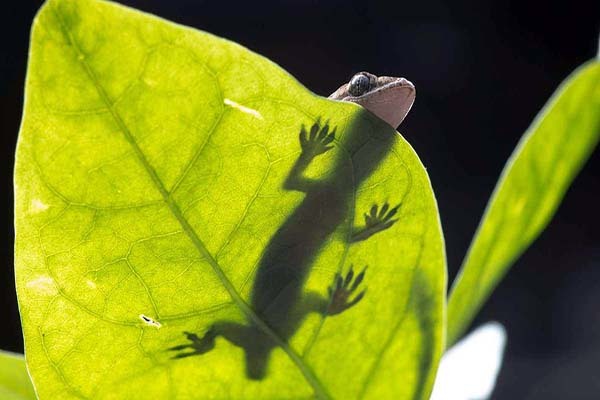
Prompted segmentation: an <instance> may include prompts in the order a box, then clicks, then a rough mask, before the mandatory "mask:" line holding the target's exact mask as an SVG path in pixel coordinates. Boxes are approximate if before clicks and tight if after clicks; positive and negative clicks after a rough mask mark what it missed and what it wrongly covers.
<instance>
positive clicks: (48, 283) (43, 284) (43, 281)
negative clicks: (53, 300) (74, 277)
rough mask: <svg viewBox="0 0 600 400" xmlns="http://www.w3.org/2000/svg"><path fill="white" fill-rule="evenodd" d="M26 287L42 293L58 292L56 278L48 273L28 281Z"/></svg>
mask: <svg viewBox="0 0 600 400" xmlns="http://www.w3.org/2000/svg"><path fill="white" fill-rule="evenodd" d="M26 287H27V289H30V290H32V291H35V292H36V293H38V294H42V295H52V294H56V293H57V292H58V290H57V289H56V285H55V284H54V279H52V278H51V277H49V276H47V275H42V276H40V277H38V278H36V279H33V280H30V281H29V282H27V284H26Z"/></svg>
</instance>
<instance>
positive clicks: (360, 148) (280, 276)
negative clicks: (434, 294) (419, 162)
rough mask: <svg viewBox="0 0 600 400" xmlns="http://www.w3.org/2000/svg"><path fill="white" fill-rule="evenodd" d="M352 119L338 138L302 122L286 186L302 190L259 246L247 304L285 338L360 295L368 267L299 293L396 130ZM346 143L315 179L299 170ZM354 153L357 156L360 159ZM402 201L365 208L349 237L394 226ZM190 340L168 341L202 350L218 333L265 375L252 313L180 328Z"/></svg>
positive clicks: (184, 350) (184, 353)
mask: <svg viewBox="0 0 600 400" xmlns="http://www.w3.org/2000/svg"><path fill="white" fill-rule="evenodd" d="M359 125H360V124H358V123H356V124H351V126H350V128H349V129H348V130H347V131H346V132H345V134H344V137H343V144H340V143H338V142H337V141H336V138H335V135H336V129H330V127H329V124H328V123H324V124H322V123H321V122H320V120H317V121H316V122H315V123H314V124H313V125H312V126H311V127H310V129H309V130H307V129H305V127H304V126H302V128H301V130H300V135H299V136H300V137H299V139H300V145H301V148H302V151H301V153H300V155H299V157H298V158H297V160H296V162H295V163H294V165H293V166H292V168H291V170H290V172H289V174H288V176H287V178H286V180H285V182H284V184H283V188H284V189H286V190H297V191H302V192H304V193H305V197H304V199H303V201H302V202H301V203H300V204H299V205H298V206H297V207H296V209H295V210H294V211H293V212H292V214H291V215H290V216H289V217H288V218H287V219H286V221H285V222H284V223H283V224H282V225H281V226H280V227H279V229H278V230H277V231H276V233H275V234H274V235H273V236H272V238H271V240H270V241H269V243H268V244H267V246H266V248H265V250H264V252H263V253H262V256H261V259H260V262H259V264H258V268H257V272H256V277H255V280H254V286H253V288H252V292H251V298H250V306H251V308H252V310H253V311H254V312H255V313H256V314H257V316H258V317H259V318H261V319H262V320H263V321H264V322H265V323H266V324H267V325H268V326H269V327H270V328H271V329H272V330H273V331H274V332H275V333H276V334H277V335H278V336H279V337H280V338H281V339H282V340H283V341H284V342H287V341H288V340H289V339H290V338H291V337H292V336H293V334H294V333H295V332H296V331H297V330H298V328H299V327H300V325H301V323H302V321H303V320H304V318H305V316H306V315H307V314H308V313H310V312H318V313H321V314H322V315H324V316H330V315H336V314H340V313H341V312H343V311H345V310H347V309H349V308H350V307H353V306H354V305H356V304H357V303H358V302H359V301H360V300H361V299H362V298H363V296H364V295H365V290H361V291H359V293H358V294H356V295H355V293H356V292H357V290H358V289H359V288H360V287H361V283H362V281H363V279H364V277H365V272H366V267H365V268H364V269H363V270H362V271H361V272H359V273H358V274H355V272H354V270H353V268H352V267H350V269H349V271H348V272H347V273H346V274H345V276H342V275H341V274H340V273H338V274H336V276H335V277H334V280H333V283H332V285H331V286H330V287H329V293H328V295H321V294H318V293H314V292H309V293H306V294H304V296H303V287H304V283H305V281H306V278H307V276H308V274H309V272H310V269H311V266H312V265H313V263H314V260H315V257H316V256H317V255H318V253H319V251H320V250H321V249H322V247H323V246H324V244H326V243H327V242H328V241H329V240H331V236H332V234H333V233H334V231H336V229H338V227H340V225H341V224H342V223H343V222H344V221H347V220H348V218H349V212H350V207H351V206H352V201H353V198H354V195H355V189H356V187H358V186H359V185H360V183H361V182H362V181H363V180H364V179H365V178H367V177H368V176H369V175H371V173H372V172H373V171H374V170H375V169H376V167H377V166H378V165H379V163H380V162H381V160H383V159H384V157H385V155H386V154H387V153H388V152H389V150H390V148H391V146H392V143H393V140H394V138H393V135H386V136H380V137H379V136H378V137H377V138H376V139H373V138H372V137H368V136H365V135H363V134H361V133H360V131H361V130H363V129H365V127H361V126H359ZM334 145H340V146H343V148H344V149H345V151H338V152H337V154H338V155H337V158H336V161H335V163H334V167H333V169H332V171H330V173H329V175H328V176H327V177H325V178H322V179H318V180H314V179H309V178H306V177H304V172H305V170H306V169H307V167H308V166H309V164H310V163H311V161H313V160H314V159H315V158H316V157H318V156H320V155H322V154H324V153H326V152H328V151H329V150H331V149H332V148H333V147H334ZM357 159H358V160H357ZM398 208H399V205H398V206H395V207H391V208H390V206H389V205H388V204H387V203H386V204H385V205H383V206H382V207H379V206H377V205H373V207H372V208H371V209H370V210H369V211H368V212H367V213H366V214H365V225H364V226H363V227H361V228H360V229H356V230H354V229H353V230H352V231H351V232H347V235H346V237H347V240H348V241H349V242H359V241H362V240H366V239H368V238H369V237H371V236H372V235H374V234H376V233H378V232H381V231H383V230H385V229H388V228H389V227H391V226H392V225H393V224H394V223H395V222H396V220H395V219H393V218H394V216H395V215H396V213H397V211H398ZM184 334H185V335H186V337H187V339H188V343H186V344H182V345H178V346H174V347H171V348H170V349H169V350H171V351H176V352H178V353H177V354H175V355H174V356H173V358H185V357H190V356H195V355H200V354H204V353H206V352H208V351H211V350H212V349H213V348H214V347H215V344H216V343H215V339H216V338H217V337H219V336H221V337H224V338H225V339H226V340H227V341H229V342H230V343H232V344H233V345H235V346H239V347H241V348H242V349H244V351H245V356H246V375H247V377H248V378H250V379H255V380H258V379H262V378H264V377H265V375H266V371H267V365H268V360H269V357H270V354H271V352H272V350H273V349H274V348H276V347H277V344H276V343H275V342H274V341H273V340H272V339H271V338H270V337H269V336H268V335H267V334H266V333H265V332H264V331H263V330H261V328H259V327H258V326H256V325H255V324H254V323H253V322H252V321H250V320H249V321H248V322H247V323H246V324H240V323H238V322H233V321H218V322H215V323H214V324H212V326H211V327H210V328H209V330H208V331H206V332H205V333H204V335H203V336H202V337H199V336H198V335H197V334H196V333H190V332H184Z"/></svg>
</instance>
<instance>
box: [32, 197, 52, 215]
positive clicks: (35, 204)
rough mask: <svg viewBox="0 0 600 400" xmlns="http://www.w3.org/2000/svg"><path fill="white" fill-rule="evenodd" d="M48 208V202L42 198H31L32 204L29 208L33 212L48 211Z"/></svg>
mask: <svg viewBox="0 0 600 400" xmlns="http://www.w3.org/2000/svg"><path fill="white" fill-rule="evenodd" d="M48 208H50V206H49V205H48V204H45V203H44V202H43V201H41V200H40V199H33V200H31V204H30V205H29V210H30V211H31V213H32V214H37V213H40V212H42V211H46V210H47V209H48Z"/></svg>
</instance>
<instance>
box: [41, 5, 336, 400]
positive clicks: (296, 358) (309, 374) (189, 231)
mask: <svg viewBox="0 0 600 400" xmlns="http://www.w3.org/2000/svg"><path fill="white" fill-rule="evenodd" d="M51 10H52V11H53V13H54V15H55V16H56V19H57V21H58V22H59V24H60V27H61V30H62V33H63V35H64V36H65V37H66V39H67V41H68V43H69V44H70V45H71V47H72V48H73V50H74V51H75V53H76V58H77V60H79V62H80V64H81V65H82V67H83V69H84V70H85V72H86V74H87V76H88V78H89V79H90V81H91V83H92V84H93V85H94V88H95V89H96V91H97V93H98V95H99V96H100V98H101V99H102V101H103V102H104V104H105V106H106V108H107V109H108V110H109V112H110V114H111V116H112V117H113V119H114V121H115V123H116V124H117V127H118V128H119V130H120V131H121V133H122V134H123V136H124V138H125V140H126V141H127V142H128V143H129V144H130V145H131V147H132V148H133V150H134V152H135V155H136V157H137V159H138V161H139V162H140V163H141V164H142V167H143V168H144V170H145V171H146V172H147V173H148V175H149V176H150V178H151V180H152V182H153V183H154V185H155V187H156V189H157V190H158V191H159V192H160V195H161V197H162V198H163V201H164V202H165V203H166V204H167V206H168V207H169V210H170V211H171V213H172V214H173V216H174V217H175V218H176V219H177V221H178V222H179V224H180V225H181V228H182V229H183V231H184V232H185V233H186V235H187V236H188V237H189V239H190V240H191V241H192V243H193V244H194V246H195V247H196V249H197V250H198V251H199V252H200V254H201V255H202V256H204V257H205V258H206V259H207V260H208V262H209V264H210V266H211V268H212V269H213V271H214V272H215V274H216V275H217V276H218V278H219V280H220V281H221V283H222V284H223V286H224V287H225V289H226V290H227V292H228V293H229V295H230V296H231V298H232V299H233V301H234V303H235V304H236V305H237V306H238V307H239V308H240V310H241V311H242V312H243V313H244V314H245V315H246V316H247V317H248V318H250V319H251V320H252V322H253V323H255V324H256V326H257V327H258V328H260V329H261V330H262V331H263V332H264V333H265V334H266V335H267V336H269V337H270V338H271V339H272V340H273V341H274V342H275V343H276V344H277V345H278V346H279V347H281V348H282V350H283V351H284V352H285V353H286V354H287V355H288V357H289V358H290V360H291V361H292V362H293V363H294V364H295V365H296V367H297V368H298V369H299V370H300V372H301V373H302V375H303V376H304V378H305V379H306V381H307V383H308V384H309V385H310V386H311V387H312V389H313V390H314V392H315V395H316V397H317V398H320V399H330V398H331V396H330V395H329V394H328V393H327V390H326V389H325V387H324V386H323V384H322V383H321V381H320V380H319V379H318V378H317V376H316V375H315V373H314V372H313V371H312V369H311V368H310V367H309V366H308V365H306V364H305V363H304V361H303V360H302V358H301V357H300V355H298V354H297V353H296V352H295V351H294V350H293V349H292V348H291V347H290V346H289V345H288V344H287V343H286V342H285V341H284V340H282V339H281V338H280V337H279V336H278V335H277V333H276V332H275V331H273V330H272V329H271V328H270V327H269V326H268V325H267V324H266V323H265V322H264V321H263V320H262V319H261V318H260V317H259V316H258V315H257V314H256V313H255V312H254V311H253V310H252V309H251V308H250V306H249V305H248V304H247V303H246V302H245V301H244V299H242V297H241V296H240V294H239V293H238V292H237V290H236V289H235V287H234V286H233V284H232V283H231V281H230V280H229V279H228V278H227V275H225V273H224V272H223V270H222V269H221V266H220V265H219V263H218V262H217V261H216V260H215V258H214V257H213V256H212V254H211V253H210V252H209V251H208V249H207V248H206V245H205V244H204V242H203V241H202V239H200V237H199V236H198V235H197V233H196V232H195V231H194V229H193V227H192V226H191V225H190V223H189V222H188V221H187V219H186V218H185V217H184V216H183V213H182V212H181V210H180V209H179V206H178V205H177V203H176V202H175V201H174V200H173V198H172V197H171V196H170V194H169V191H168V190H167V189H166V188H165V186H164V184H163V183H162V181H161V180H160V178H159V176H158V174H157V173H156V171H155V170H154V168H153V167H152V165H151V164H150V162H149V161H148V159H147V158H146V156H145V154H144V152H143V151H142V149H141V148H140V146H139V145H138V144H137V142H136V140H135V138H134V136H133V135H132V134H131V131H130V130H129V128H127V125H126V124H125V122H124V121H123V119H122V118H121V116H120V115H119V113H118V112H117V110H115V108H114V106H113V102H112V101H111V100H110V97H109V95H108V93H107V92H106V90H105V89H104V87H103V86H102V85H101V84H100V81H99V80H98V79H97V77H96V75H95V73H94V71H93V69H92V68H91V67H90V65H89V64H88V63H87V61H86V57H85V54H84V53H83V51H81V49H80V47H79V45H78V44H77V41H76V40H75V38H74V37H73V35H72V34H71V32H70V31H69V30H68V27H67V26H66V24H65V22H64V20H63V18H62V16H61V15H60V12H59V10H57V9H56V8H54V7H53V8H51Z"/></svg>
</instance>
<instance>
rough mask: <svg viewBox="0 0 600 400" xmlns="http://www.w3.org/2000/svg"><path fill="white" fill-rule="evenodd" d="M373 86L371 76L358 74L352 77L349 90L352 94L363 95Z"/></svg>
mask: <svg viewBox="0 0 600 400" xmlns="http://www.w3.org/2000/svg"><path fill="white" fill-rule="evenodd" d="M370 87H371V82H370V80H369V77H368V76H366V75H365V74H356V75H354V76H353V77H352V79H350V85H349V86H348V91H349V92H350V94H351V95H352V96H355V97H356V96H362V95H363V94H365V93H366V92H367V91H368V90H369V89H370Z"/></svg>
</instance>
